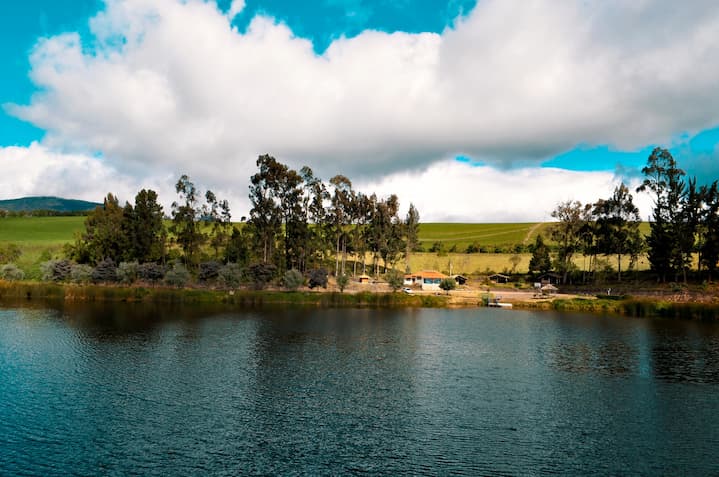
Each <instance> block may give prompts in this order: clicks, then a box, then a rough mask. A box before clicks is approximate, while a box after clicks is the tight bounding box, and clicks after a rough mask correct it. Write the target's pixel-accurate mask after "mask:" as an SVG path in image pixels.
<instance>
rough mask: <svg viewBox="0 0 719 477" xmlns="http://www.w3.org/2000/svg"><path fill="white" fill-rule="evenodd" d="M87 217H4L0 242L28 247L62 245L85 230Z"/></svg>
mask: <svg viewBox="0 0 719 477" xmlns="http://www.w3.org/2000/svg"><path fill="white" fill-rule="evenodd" d="M84 222H85V217H80V216H78V217H4V218H2V219H0V242H5V243H7V242H13V243H18V244H20V243H23V244H27V245H62V244H64V243H67V242H71V241H72V240H73V239H74V236H75V233H76V232H80V231H82V229H83V224H84Z"/></svg>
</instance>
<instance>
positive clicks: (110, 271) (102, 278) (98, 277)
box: [92, 258, 117, 283]
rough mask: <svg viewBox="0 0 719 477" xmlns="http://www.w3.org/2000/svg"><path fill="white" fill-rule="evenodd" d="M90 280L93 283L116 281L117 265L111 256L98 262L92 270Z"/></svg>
mask: <svg viewBox="0 0 719 477" xmlns="http://www.w3.org/2000/svg"><path fill="white" fill-rule="evenodd" d="M92 281H93V282H95V283H109V282H116V281H117V267H116V266H115V262H114V261H113V260H112V259H111V258H106V259H105V260H103V261H102V262H100V263H98V264H97V266H96V267H95V269H94V270H93V271H92Z"/></svg>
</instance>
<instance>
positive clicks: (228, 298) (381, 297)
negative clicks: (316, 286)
mask: <svg viewBox="0 0 719 477" xmlns="http://www.w3.org/2000/svg"><path fill="white" fill-rule="evenodd" d="M18 299H27V300H44V299H49V300H65V301H86V302H129V303H168V304H225V305H237V306H260V305H314V306H321V307H365V306H366V307H422V308H437V307H444V306H446V305H447V297H446V296H435V295H423V296H420V295H407V294H404V293H370V292H364V293H337V292H301V291H297V292H288V291H267V290H263V291H248V290H241V291H234V292H229V291H226V290H225V291H223V290H194V289H179V288H164V287H158V288H154V287H120V286H101V285H63V284H55V283H34V282H22V283H16V282H13V283H10V282H2V281H0V300H6V301H16V300H18Z"/></svg>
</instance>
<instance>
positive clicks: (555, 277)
mask: <svg viewBox="0 0 719 477" xmlns="http://www.w3.org/2000/svg"><path fill="white" fill-rule="evenodd" d="M561 281H562V276H561V275H560V274H558V273H552V272H549V273H545V274H544V275H542V276H541V277H539V282H540V283H541V284H542V285H559V284H560V283H561Z"/></svg>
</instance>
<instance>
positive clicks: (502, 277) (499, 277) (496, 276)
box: [487, 273, 511, 283]
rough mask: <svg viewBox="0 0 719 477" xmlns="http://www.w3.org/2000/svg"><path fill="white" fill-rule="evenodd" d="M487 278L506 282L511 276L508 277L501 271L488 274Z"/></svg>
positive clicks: (495, 281)
mask: <svg viewBox="0 0 719 477" xmlns="http://www.w3.org/2000/svg"><path fill="white" fill-rule="evenodd" d="M487 278H489V279H490V280H491V281H493V282H494V283H508V282H509V280H510V278H511V277H508V276H507V275H502V274H501V273H495V274H494V275H490V276H489V277H487Z"/></svg>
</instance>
